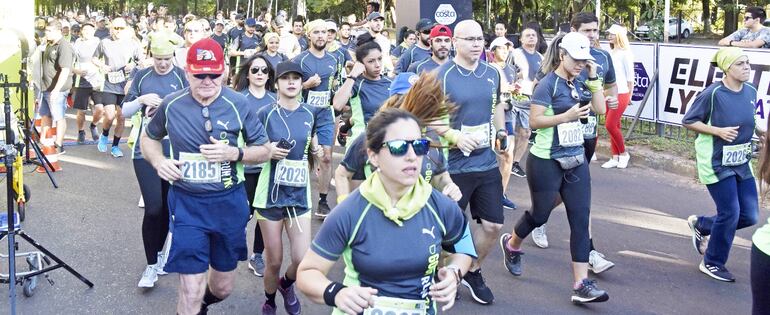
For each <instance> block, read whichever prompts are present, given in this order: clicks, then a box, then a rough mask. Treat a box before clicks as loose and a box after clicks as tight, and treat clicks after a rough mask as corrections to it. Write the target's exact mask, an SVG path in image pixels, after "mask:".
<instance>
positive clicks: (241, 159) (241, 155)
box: [235, 148, 243, 162]
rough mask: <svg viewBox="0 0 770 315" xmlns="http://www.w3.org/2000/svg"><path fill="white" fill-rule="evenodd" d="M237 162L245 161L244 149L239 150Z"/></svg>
mask: <svg viewBox="0 0 770 315" xmlns="http://www.w3.org/2000/svg"><path fill="white" fill-rule="evenodd" d="M235 161H236V162H240V161H243V149H242V148H238V159H237V160H235Z"/></svg>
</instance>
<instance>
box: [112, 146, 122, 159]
mask: <svg viewBox="0 0 770 315" xmlns="http://www.w3.org/2000/svg"><path fill="white" fill-rule="evenodd" d="M110 154H112V156H113V157H116V158H119V157H123V151H120V148H118V147H112V150H110Z"/></svg>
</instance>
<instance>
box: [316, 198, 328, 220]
mask: <svg viewBox="0 0 770 315" xmlns="http://www.w3.org/2000/svg"><path fill="white" fill-rule="evenodd" d="M331 211H332V210H331V209H330V208H329V204H328V203H326V200H319V201H318V207H316V208H315V215H316V216H318V217H321V218H326V216H328V215H329V212H331Z"/></svg>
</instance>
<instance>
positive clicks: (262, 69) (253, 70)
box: [249, 67, 269, 74]
mask: <svg viewBox="0 0 770 315" xmlns="http://www.w3.org/2000/svg"><path fill="white" fill-rule="evenodd" d="M249 72H251V74H257V73H259V72H262V73H263V74H267V73H268V72H269V70H268V69H267V67H254V68H251V69H249Z"/></svg>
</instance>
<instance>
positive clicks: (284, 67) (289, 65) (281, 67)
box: [275, 61, 302, 78]
mask: <svg viewBox="0 0 770 315" xmlns="http://www.w3.org/2000/svg"><path fill="white" fill-rule="evenodd" d="M292 72H294V73H297V74H299V75H300V76H302V68H301V67H300V66H299V64H297V63H294V62H291V61H285V62H281V63H279V64H278V65H277V66H276V67H275V73H277V75H276V76H275V77H276V78H280V77H282V76H284V75H287V74H289V73H292Z"/></svg>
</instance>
